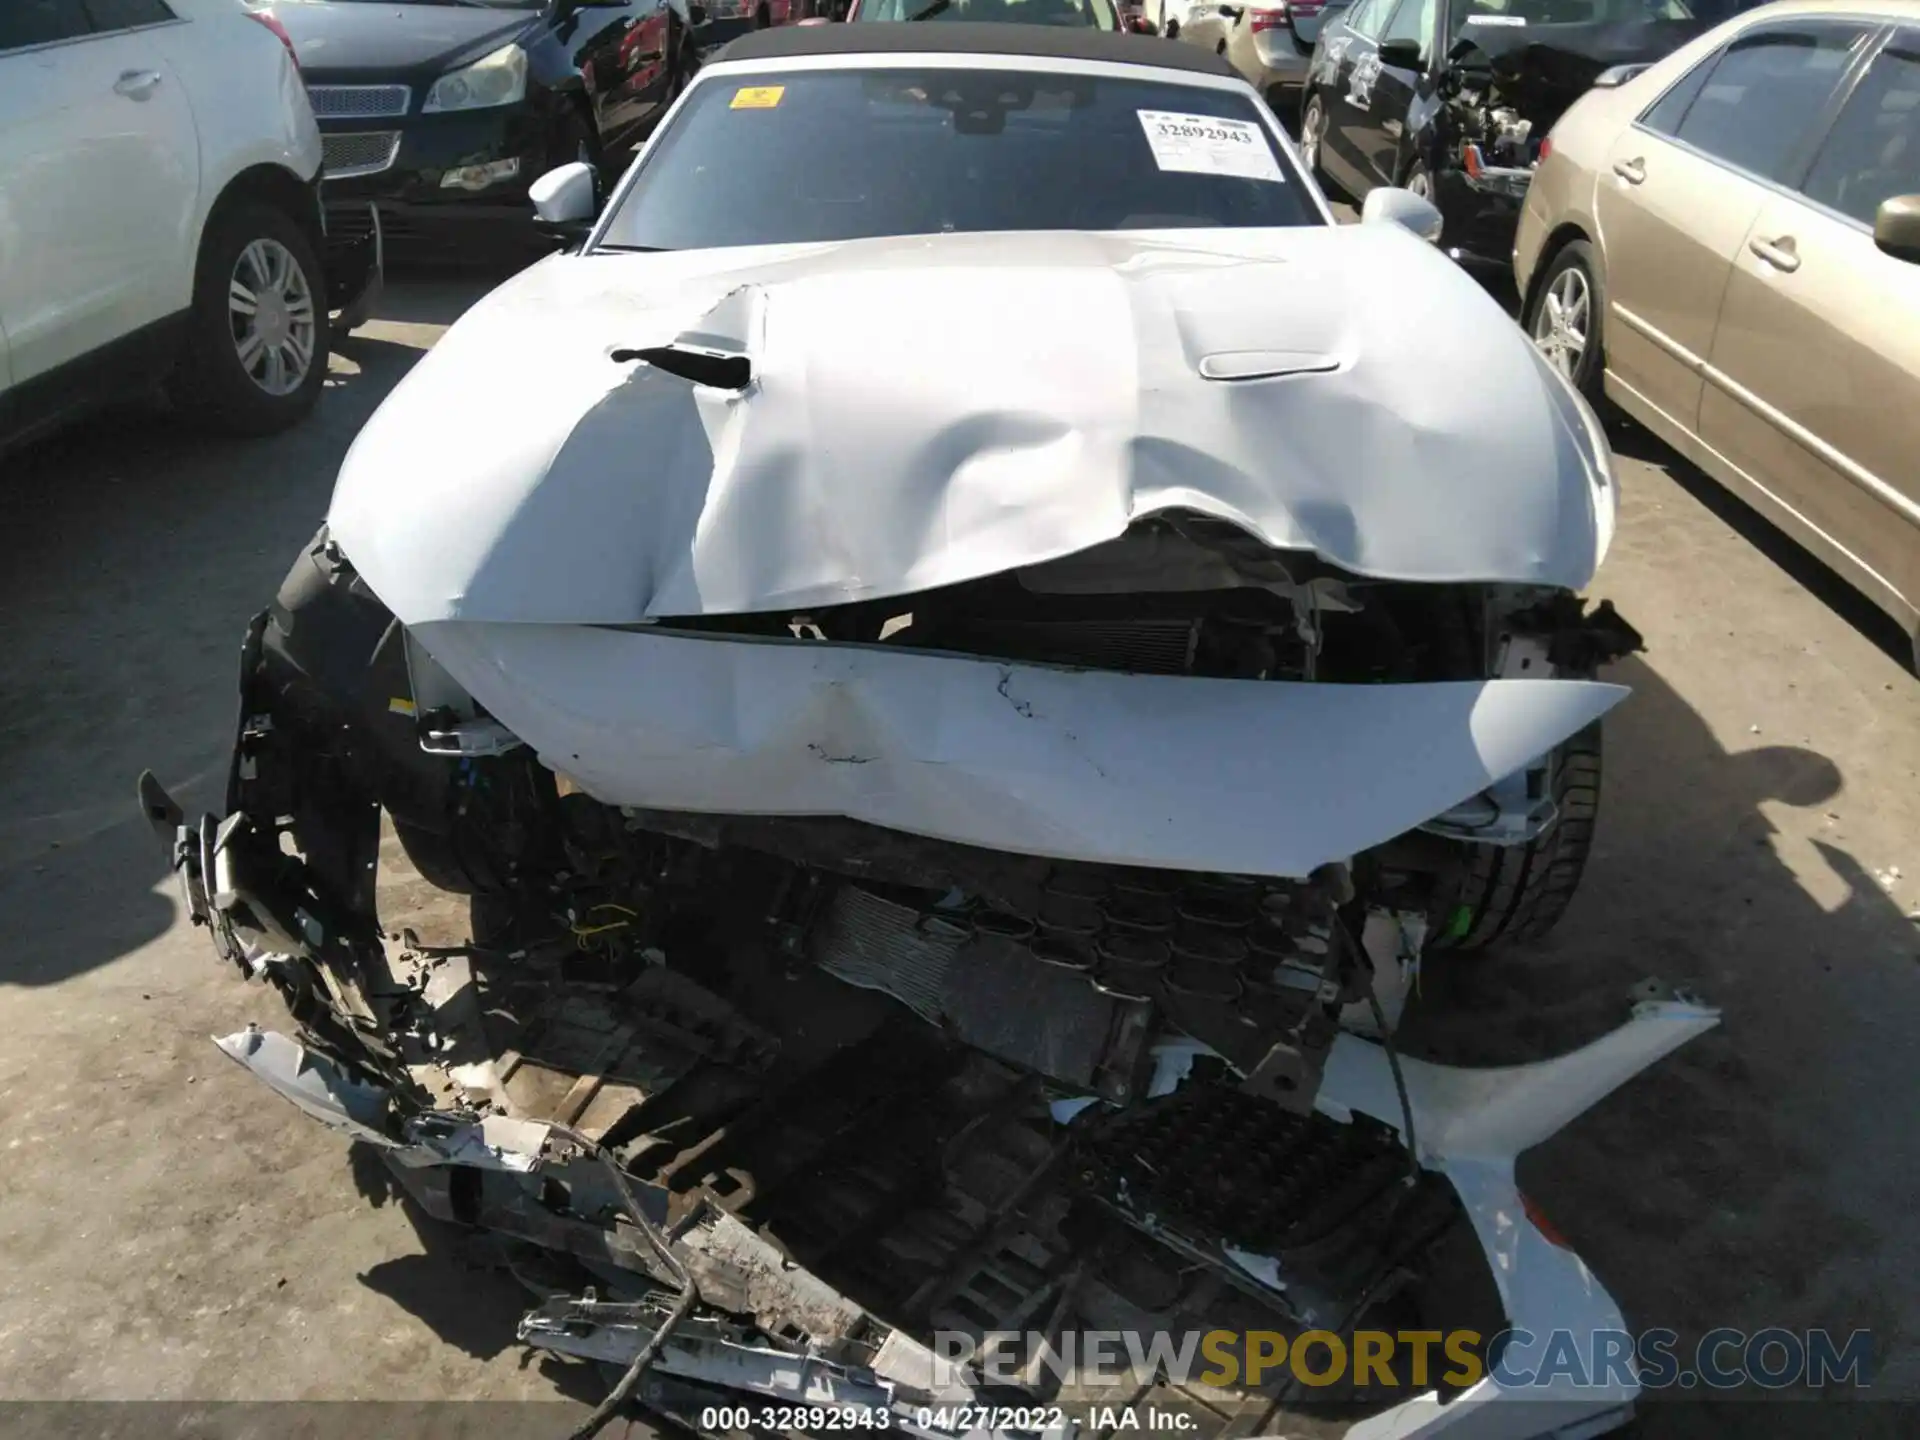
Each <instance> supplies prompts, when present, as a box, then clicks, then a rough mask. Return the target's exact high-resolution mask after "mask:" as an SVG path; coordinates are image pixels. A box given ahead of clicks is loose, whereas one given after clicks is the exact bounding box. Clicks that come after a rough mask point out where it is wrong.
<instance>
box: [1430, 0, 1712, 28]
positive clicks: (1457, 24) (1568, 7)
mask: <svg viewBox="0 0 1920 1440" xmlns="http://www.w3.org/2000/svg"><path fill="white" fill-rule="evenodd" d="M1693 18H1694V10H1693V7H1692V6H1691V5H1689V4H1687V3H1686V0H1466V3H1464V4H1461V5H1457V6H1455V8H1454V12H1453V28H1454V33H1455V34H1461V33H1464V34H1466V35H1467V36H1469V37H1471V36H1472V34H1473V32H1474V31H1476V30H1479V31H1481V32H1482V33H1485V32H1487V31H1497V30H1499V29H1500V28H1501V27H1503V26H1511V27H1513V28H1515V29H1518V28H1520V27H1521V26H1527V25H1587V26H1596V25H1634V24H1649V23H1652V22H1654V21H1658V20H1691V19H1693Z"/></svg>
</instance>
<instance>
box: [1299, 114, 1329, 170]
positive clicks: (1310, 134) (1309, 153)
mask: <svg viewBox="0 0 1920 1440" xmlns="http://www.w3.org/2000/svg"><path fill="white" fill-rule="evenodd" d="M1324 123H1325V116H1324V115H1323V114H1322V113H1321V110H1320V102H1319V101H1318V100H1314V101H1312V102H1310V103H1309V104H1308V106H1307V114H1306V118H1305V119H1304V120H1302V121H1301V122H1300V159H1301V160H1302V162H1304V163H1305V165H1306V167H1307V173H1308V174H1309V175H1314V174H1318V173H1319V170H1320V127H1321V125H1323V124H1324Z"/></svg>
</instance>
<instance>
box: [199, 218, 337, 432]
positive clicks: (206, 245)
mask: <svg viewBox="0 0 1920 1440" xmlns="http://www.w3.org/2000/svg"><path fill="white" fill-rule="evenodd" d="M330 339H331V335H330V333H329V329H328V323H327V306H326V275H325V271H324V270H323V269H322V267H321V264H320V260H319V257H318V256H317V255H316V254H315V253H314V249H313V242H312V240H311V239H309V237H308V235H307V232H306V231H305V230H304V229H303V228H302V227H301V226H300V224H299V223H298V222H297V221H296V220H295V219H294V218H293V217H292V216H290V215H289V214H287V212H286V211H284V210H281V209H279V208H277V207H275V206H273V205H268V204H265V203H262V202H259V201H243V202H241V203H239V204H236V205H232V206H230V207H228V208H226V209H224V210H222V211H221V212H219V213H218V214H216V215H215V216H214V218H213V221H212V223H211V224H209V225H208V227H207V233H206V236H205V238H204V239H203V240H202V241H201V245H200V263H199V268H198V270H197V271H196V273H195V278H194V291H193V309H192V312H191V315H190V317H189V321H188V333H187V344H186V353H185V354H184V355H183V356H182V358H181V362H180V365H179V368H178V369H177V370H176V371H175V373H174V375H173V377H172V379H171V380H170V382H169V385H168V390H169V393H170V394H171V395H172V397H173V399H174V401H175V403H176V404H178V405H180V406H181V408H182V409H184V410H186V411H187V412H189V413H190V414H192V415H194V416H195V417H196V418H198V419H199V420H201V421H202V422H203V423H205V424H207V425H209V426H211V427H212V428H214V429H217V430H223V431H225V432H227V433H228V434H233V435H270V434H273V433H275V432H276V431H280V430H284V429H286V428H287V427H288V426H290V425H293V424H295V423H296V422H298V421H299V420H301V419H302V418H304V417H305V416H306V414H307V412H308V411H310V410H311V409H313V406H314V402H315V401H316V400H318V399H319V398H320V387H321V386H322V384H324V383H325V381H326V377H327V354H328V347H329V342H330Z"/></svg>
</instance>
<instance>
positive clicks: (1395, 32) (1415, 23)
mask: <svg viewBox="0 0 1920 1440" xmlns="http://www.w3.org/2000/svg"><path fill="white" fill-rule="evenodd" d="M1439 8H1440V6H1439V0H1400V7H1399V9H1397V10H1395V11H1394V12H1393V19H1392V20H1390V21H1388V22H1387V28H1386V32H1385V33H1384V34H1382V35H1381V37H1380V43H1381V44H1383V45H1384V44H1385V43H1386V42H1387V41H1389V40H1412V41H1414V42H1415V43H1416V44H1418V45H1419V47H1420V53H1421V54H1422V55H1424V56H1428V57H1431V56H1432V54H1433V22H1434V17H1435V14H1436V12H1437V11H1438V10H1439Z"/></svg>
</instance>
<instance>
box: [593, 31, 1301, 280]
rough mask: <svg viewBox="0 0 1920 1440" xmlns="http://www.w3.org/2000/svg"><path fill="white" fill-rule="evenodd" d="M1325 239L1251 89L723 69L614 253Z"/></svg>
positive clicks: (667, 133) (679, 118)
mask: <svg viewBox="0 0 1920 1440" xmlns="http://www.w3.org/2000/svg"><path fill="white" fill-rule="evenodd" d="M1321 223H1323V222H1322V220H1321V217H1320V213H1319V211H1318V210H1317V209H1316V208H1315V206H1314V203H1313V200H1312V198H1311V196H1309V195H1308V194H1307V193H1306V191H1305V189H1304V188H1303V187H1302V185H1301V182H1300V178H1299V175H1298V172H1296V171H1295V170H1294V169H1293V166H1292V165H1291V163H1290V162H1289V161H1288V160H1287V158H1286V157H1285V156H1284V155H1283V154H1282V153H1281V152H1280V149H1279V147H1278V146H1277V145H1276V144H1275V143H1274V140H1273V138H1272V134H1271V132H1270V131H1269V130H1268V129H1267V127H1266V126H1265V125H1264V124H1262V123H1261V119H1260V115H1259V112H1258V111H1257V110H1256V108H1255V106H1254V102H1253V99H1252V97H1251V96H1247V95H1242V94H1236V93H1234V92H1233V91H1231V90H1215V89H1207V88H1203V87H1200V86H1190V85H1182V84H1179V83H1176V82H1167V81H1160V80H1144V79H1142V80H1134V79H1116V78H1112V77H1109V76H1092V75H1075V74H1058V73H1048V72H1022V71H1013V70H960V69H947V68H940V69H922V68H917V67H916V68H899V69H895V68H876V69H859V70H801V71H793V72H790V73H786V74H762V73H754V74H750V75H744V76H742V75H729V76H725V77H724V78H723V77H721V76H720V75H718V74H716V73H715V72H712V71H709V72H708V73H707V76H706V77H704V78H703V79H701V80H699V81H697V82H696V83H695V86H694V88H693V91H692V92H691V93H690V94H689V95H688V96H687V98H686V101H685V103H684V105H683V106H682V108H681V109H680V111H679V113H678V114H676V115H675V116H674V118H673V120H672V122H671V123H669V124H668V125H667V127H666V128H665V129H664V130H662V131H661V133H660V135H659V136H658V138H657V139H656V141H655V143H654V146H653V149H652V150H651V151H649V152H648V154H647V157H646V159H645V161H644V162H642V165H641V168H640V171H639V173H638V175H636V176H635V178H634V183H633V185H632V187H631V188H630V189H629V190H628V191H627V192H626V194H625V196H624V197H623V198H622V199H621V200H620V201H619V203H618V205H617V206H616V208H615V210H614V211H613V214H612V216H611V217H610V219H609V221H608V224H607V229H606V232H605V235H604V238H603V239H602V241H601V244H602V245H603V246H605V247H607V248H615V249H618V248H626V249H649V250H699V249H707V248H710V247H717V246H728V245H775V244H785V243H792V242H799V241H822V240H854V239H864V238H868V237H873V236H880V235H928V234H941V233H949V232H955V231H984V230H1152V229H1182V228H1188V227H1194V228H1214V227H1218V226H1269V225H1318V224H1321Z"/></svg>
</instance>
